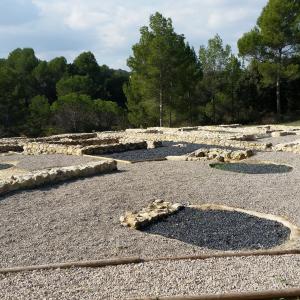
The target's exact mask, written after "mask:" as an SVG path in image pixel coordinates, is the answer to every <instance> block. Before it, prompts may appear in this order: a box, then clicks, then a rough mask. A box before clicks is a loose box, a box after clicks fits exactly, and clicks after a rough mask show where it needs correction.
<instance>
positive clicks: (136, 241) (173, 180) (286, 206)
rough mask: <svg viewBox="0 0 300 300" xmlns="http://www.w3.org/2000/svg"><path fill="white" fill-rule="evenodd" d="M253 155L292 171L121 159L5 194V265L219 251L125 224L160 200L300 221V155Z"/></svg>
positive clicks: (1, 208)
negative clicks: (107, 170) (103, 168)
mask: <svg viewBox="0 0 300 300" xmlns="http://www.w3.org/2000/svg"><path fill="white" fill-rule="evenodd" d="M76 159H77V158H76ZM253 160H263V161H265V160H270V161H274V162H277V163H283V164H289V165H292V166H293V167H294V169H293V171H292V172H289V173H282V174H266V175H260V174H249V175H248V174H239V173H233V172H224V171H222V170H217V169H212V168H210V167H209V162H206V161H203V162H171V161H162V162H148V163H139V164H132V165H127V164H119V169H120V171H119V172H116V173H112V174H106V175H103V176H95V177H91V178H85V179H81V180H76V181H71V182H67V183H63V184H56V185H53V186H48V187H44V188H41V189H35V190H29V191H20V192H16V193H14V194H10V195H6V196H3V197H2V198H1V201H0V227H1V232H0V257H1V261H0V266H1V267H5V266H18V265H31V264H44V263H54V262H65V261H74V260H83V259H101V258H107V257H116V256H121V257H122V256H139V255H141V256H150V257H155V256H165V255H167V256H173V255H187V254H197V253H204V252H215V250H210V249H207V248H204V247H198V246H195V245H192V244H188V243H184V242H182V241H179V240H175V239H169V238H166V237H163V236H159V235H151V234H146V233H143V232H140V231H135V230H130V229H128V228H123V227H121V226H120V223H119V217H120V216H121V215H123V214H124V212H125V211H132V210H136V209H137V210H139V209H141V208H143V207H145V206H147V205H148V204H149V202H151V201H152V200H153V199H157V198H161V199H164V200H166V201H171V202H181V203H189V204H205V203H214V204H224V205H228V206H234V207H239V208H243V209H248V210H255V211H258V212H264V213H271V214H275V215H280V216H286V217H287V218H288V219H289V220H291V221H292V222H294V223H295V224H296V225H298V226H300V214H299V211H300V201H299V200H300V198H299V197H300V196H299V185H300V160H299V155H295V154H292V153H272V152H266V153H263V152H261V153H259V154H258V155H257V156H255V157H253ZM24 163H25V162H24ZM61 163H63V161H62V162H61ZM145 245H151V246H145ZM299 248H300V242H299Z"/></svg>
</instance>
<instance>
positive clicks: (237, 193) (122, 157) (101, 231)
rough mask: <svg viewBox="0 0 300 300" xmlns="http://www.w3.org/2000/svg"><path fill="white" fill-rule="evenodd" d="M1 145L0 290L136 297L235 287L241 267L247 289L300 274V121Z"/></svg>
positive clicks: (276, 286)
mask: <svg viewBox="0 0 300 300" xmlns="http://www.w3.org/2000/svg"><path fill="white" fill-rule="evenodd" d="M0 152H1V154H0V197H1V201H0V214H1V218H0V223H1V238H0V249H1V269H0V279H1V280H0V285H1V289H7V290H9V291H10V292H9V294H10V295H13V297H12V298H9V297H8V298H5V297H4V298H3V297H2V299H18V295H21V294H22V295H23V297H25V298H24V299H42V297H43V296H44V295H45V293H47V292H46V290H47V289H46V288H45V287H46V286H48V287H51V289H54V290H55V289H57V293H58V294H57V295H59V293H61V291H62V290H63V295H64V297H66V299H67V298H68V296H66V295H69V296H70V297H72V295H75V294H74V293H76V295H81V296H80V297H82V299H87V298H85V297H86V296H87V293H88V292H87V290H92V291H93V293H94V294H95V295H98V296H99V295H100V298H101V299H144V298H143V297H146V296H149V295H154V296H161V295H169V296H170V294H169V292H168V291H170V290H172V291H174V295H178V294H179V295H199V294H203V293H211V294H221V293H222V292H223V291H224V287H226V291H227V292H228V293H229V294H230V293H236V292H237V290H236V289H235V288H234V287H235V284H237V283H236V281H237V280H240V279H239V278H241V277H242V278H244V280H245V281H244V283H243V284H244V285H243V286H242V287H241V290H240V291H238V292H240V293H242V292H243V293H248V294H249V293H250V294H251V293H254V292H259V291H263V290H264V289H270V287H272V290H283V289H285V288H287V287H288V288H295V287H297V286H299V284H300V281H299V278H300V277H299V272H298V271H299V268H300V259H299V253H300V219H299V209H300V202H299V197H298V192H299V178H300V160H299V155H300V127H296V126H295V127H290V126H279V125H269V126H249V127H245V126H241V125H239V124H233V125H223V126H222V125H221V126H202V127H183V128H176V129H175V128H148V129H127V130H125V131H115V132H112V131H110V132H93V133H80V134H63V135H56V136H48V137H44V138H34V139H33V138H22V137H20V138H5V139H2V140H1V141H0ZM254 266H255V267H254ZM274 266H276V267H274ZM170 270H172V271H170ZM283 270H284V278H283V277H282V276H283V273H282V272H283ZM185 272H189V274H191V275H190V276H191V277H190V278H188V277H185V276H183V275H182V274H184V273H185ZM207 273H209V274H213V275H212V276H214V278H215V282H214V284H212V282H207V281H203V279H202V276H205V274H207ZM130 274H135V275H134V276H130ZM58 278H60V280H59V281H58ZM108 278H110V284H109V286H108V285H107V280H108ZM140 278H145V279H144V280H146V281H144V280H140ZM191 280H192V281H191ZM146 282H147V283H149V282H151V284H146ZM199 282H201V284H199ZM254 282H255V283H254ZM29 284H30V286H31V287H29V286H28V285H29ZM173 285H176V288H174V286H173ZM13 286H17V287H18V289H17V290H16V289H13ZM87 286H88V288H87ZM187 286H188V290H187V289H186V287H187ZM291 291H293V289H289V292H290V293H291ZM32 295H34V297H33V298H31V296H32ZM89 295H90V294H89ZM125 295H126V297H125ZM171 295H172V293H171ZM232 295H233V296H234V294H232ZM274 295H275V296H276V293H275V294H274ZM233 296H232V297H233ZM100 298H99V299H100ZM22 299H23V298H22ZM145 299H146V298H145ZM147 299H148V298H147ZM149 299H150V298H149ZM151 299H152V298H151ZM153 299H161V298H153ZM162 299H165V298H162ZM166 299H169V298H166ZM170 299H173V298H170ZM174 299H175V298H174ZM180 299H185V298H180ZM187 299H190V298H187ZM192 299H193V298H192ZM195 299H198V298H195ZM199 299H202V298H199ZM203 299H204V298H203ZM233 299H235V298H233ZM251 299H252V298H251ZM253 299H254V298H253ZM266 299H267V298H266Z"/></svg>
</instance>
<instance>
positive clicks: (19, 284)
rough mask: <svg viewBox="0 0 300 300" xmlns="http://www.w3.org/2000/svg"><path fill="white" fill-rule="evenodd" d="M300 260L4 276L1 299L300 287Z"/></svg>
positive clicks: (290, 257) (210, 261)
mask: <svg viewBox="0 0 300 300" xmlns="http://www.w3.org/2000/svg"><path fill="white" fill-rule="evenodd" d="M299 270H300V256H296V255H286V256H281V257H263V256H259V257H241V258H225V259H224V258H223V259H221V258H218V259H206V260H198V261H190V260H186V261H169V262H167V261H161V262H150V263H144V264H137V265H125V266H117V267H107V268H103V269H69V270H59V269H58V270H51V271H34V272H24V273H18V274H9V275H0V298H1V299H2V300H17V299H18V300H23V299H31V300H35V299H53V300H54V299H57V300H58V299H59V300H64V299H68V300H70V299H80V300H84V299H103V300H104V299H111V300H112V299H118V300H120V299H129V298H137V297H142V296H144V297H145V296H172V295H174V296H175V295H177V296H179V295H181V296H183V295H199V294H217V293H230V292H235V293H236V292H253V291H262V290H266V289H267V290H275V289H286V288H296V287H299V286H300V276H299V275H300V273H299Z"/></svg>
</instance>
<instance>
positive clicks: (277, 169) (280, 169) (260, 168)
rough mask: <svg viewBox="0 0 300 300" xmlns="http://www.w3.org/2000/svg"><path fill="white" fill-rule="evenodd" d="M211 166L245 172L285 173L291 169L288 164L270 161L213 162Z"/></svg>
mask: <svg viewBox="0 0 300 300" xmlns="http://www.w3.org/2000/svg"><path fill="white" fill-rule="evenodd" d="M211 167H212V168H215V169H218V170H223V171H229V172H236V173H246V174H271V173H287V172H291V171H292V170H293V168H292V167H290V166H286V165H279V164H271V163H270V164H266V163H251V164H249V163H213V164H211Z"/></svg>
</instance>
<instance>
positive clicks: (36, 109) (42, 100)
mask: <svg viewBox="0 0 300 300" xmlns="http://www.w3.org/2000/svg"><path fill="white" fill-rule="evenodd" d="M49 119H50V104H49V102H48V99H47V98H46V97H45V96H40V95H39V96H35V97H34V98H32V99H31V101H30V104H29V117H28V120H27V126H28V129H27V130H28V133H29V135H31V136H39V135H43V134H45V132H46V130H47V126H48V124H49Z"/></svg>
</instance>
